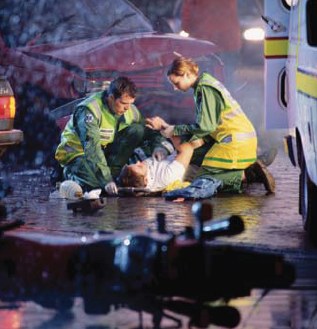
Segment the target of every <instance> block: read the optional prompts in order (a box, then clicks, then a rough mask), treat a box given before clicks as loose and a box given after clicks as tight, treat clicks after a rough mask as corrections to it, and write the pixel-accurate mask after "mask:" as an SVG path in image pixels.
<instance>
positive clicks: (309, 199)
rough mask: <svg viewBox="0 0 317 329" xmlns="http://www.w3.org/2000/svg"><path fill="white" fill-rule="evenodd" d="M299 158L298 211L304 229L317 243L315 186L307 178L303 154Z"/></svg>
mask: <svg viewBox="0 0 317 329" xmlns="http://www.w3.org/2000/svg"><path fill="white" fill-rule="evenodd" d="M301 160H302V161H301V174H300V193H299V195H300V211H301V214H302V218H303V224H304V229H305V230H306V231H307V234H308V236H309V238H310V240H311V241H312V242H313V243H314V244H315V245H317V202H316V200H317V187H316V185H315V184H314V183H313V182H312V181H311V179H310V178H309V175H308V172H307V167H306V161H305V158H304V155H303V156H302V159H301Z"/></svg>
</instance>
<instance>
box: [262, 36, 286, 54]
mask: <svg viewBox="0 0 317 329" xmlns="http://www.w3.org/2000/svg"><path fill="white" fill-rule="evenodd" d="M287 49H288V39H287V38H267V39H265V41H264V56H265V58H283V57H287Z"/></svg>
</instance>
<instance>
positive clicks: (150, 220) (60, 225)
mask: <svg viewBox="0 0 317 329" xmlns="http://www.w3.org/2000/svg"><path fill="white" fill-rule="evenodd" d="M270 169H271V171H272V172H273V173H274V175H275V178H276V181H277V190H276V193H275V195H270V196H266V195H265V194H264V192H263V187H262V186H252V187H250V188H249V189H248V190H247V191H246V192H245V193H243V194H241V195H234V196H231V195H218V196H217V197H215V198H214V199H213V205H214V218H223V217H228V216H230V215H232V214H238V215H240V216H242V217H243V219H244V222H245V227H246V230H245V232H243V233H242V234H240V235H238V236H235V237H222V238H218V239H217V240H214V241H213V242H212V243H214V244H215V245H222V244H233V245H241V246H246V247H247V248H249V249H250V250H259V251H264V252H270V253H278V254H282V255H284V256H285V258H286V259H287V260H289V261H291V262H292V263H293V264H294V265H295V266H296V269H297V279H296V282H295V284H294V286H293V288H292V289H290V290H273V291H270V292H268V294H266V295H265V296H264V297H263V298H262V299H261V294H262V293H263V292H262V291H261V290H257V289H255V290H253V291H252V295H251V296H249V297H244V298H238V299H234V300H231V301H230V305H232V306H234V307H237V309H238V310H239V311H240V314H241V321H240V324H239V326H237V327H236V328H239V329H242V328H243V329H251V328H255V329H262V328H263V329H268V328H273V329H279V328H281V329H284V328H295V329H297V328H298V329H302V328H303V329H306V328H307V329H311V328H316V327H317V320H316V318H317V317H316V307H317V296H316V295H317V290H316V281H317V275H316V274H317V253H316V250H315V248H313V247H312V246H311V245H310V244H309V241H307V239H306V237H305V234H304V231H303V229H302V224H301V219H300V216H299V215H298V213H297V198H298V186H297V174H298V171H297V169H296V168H293V167H292V166H291V165H290V164H289V162H288V159H287V158H286V157H285V156H284V155H283V154H280V153H279V155H278V158H277V159H276V161H275V162H274V163H273V164H272V166H271V167H270ZM10 180H11V182H12V185H13V187H14V194H13V195H11V196H9V197H8V198H7V200H6V204H7V209H8V212H9V215H8V220H13V219H21V220H23V221H25V227H24V229H26V230H41V231H43V232H48V233H52V234H53V233H62V234H69V233H71V234H72V235H83V234H84V235H92V234H94V233H95V232H96V231H108V230H134V231H143V230H145V229H147V228H152V229H154V228H155V227H156V222H155V219H156V215H157V213H160V212H164V213H165V214H166V218H167V229H168V230H172V231H174V232H180V231H181V230H182V229H183V228H184V226H187V225H192V224H193V222H194V218H193V215H192V212H191V206H192V204H193V202H185V203H177V204H175V203H173V202H167V201H165V200H163V199H162V198H143V197H141V198H107V199H106V200H105V202H106V205H105V208H104V209H102V210H100V211H98V212H96V213H94V214H90V215H87V214H82V213H76V214H74V213H73V212H72V211H69V210H67V208H66V206H67V202H66V201H65V200H60V199H54V198H50V197H49V195H50V189H51V187H50V183H49V173H48V172H47V171H45V170H44V169H43V170H38V171H33V172H32V171H29V172H21V173H16V174H14V175H11V176H10ZM233 275H234V273H233ZM174 316H175V317H178V318H180V319H181V320H182V326H181V327H182V328H185V327H187V324H188V319H187V318H186V317H184V316H179V315H177V314H174ZM0 318H1V321H0V329H18V328H32V329H34V328H43V329H44V328H45V329H47V328H67V329H73V328H76V329H77V328H87V329H92V328H99V329H101V328H108V329H114V328H136V327H137V326H138V325H139V321H140V315H139V314H138V312H136V311H132V310H129V309H127V308H125V305H121V306H120V307H118V308H113V309H110V312H109V313H107V314H99V315H90V314H86V313H85V306H84V305H83V300H82V299H81V298H76V299H75V300H74V305H73V306H72V308H71V309H69V310H64V311H56V310H52V309H48V308H44V307H42V306H40V305H38V304H35V303H33V302H12V303H11V302H1V303H0ZM142 321H143V326H144V327H148V328H150V327H153V323H152V316H151V315H150V314H148V313H144V314H143V315H142ZM171 326H175V322H173V321H172V320H171V319H164V321H163V322H162V323H161V327H162V328H166V327H171ZM209 328H219V326H212V325H211V326H209Z"/></svg>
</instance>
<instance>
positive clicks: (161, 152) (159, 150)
mask: <svg viewBox="0 0 317 329" xmlns="http://www.w3.org/2000/svg"><path fill="white" fill-rule="evenodd" d="M167 155H168V152H167V150H166V149H165V148H164V147H156V148H155V149H154V151H153V153H152V157H153V158H154V159H156V160H157V161H162V160H164V159H166V157H167Z"/></svg>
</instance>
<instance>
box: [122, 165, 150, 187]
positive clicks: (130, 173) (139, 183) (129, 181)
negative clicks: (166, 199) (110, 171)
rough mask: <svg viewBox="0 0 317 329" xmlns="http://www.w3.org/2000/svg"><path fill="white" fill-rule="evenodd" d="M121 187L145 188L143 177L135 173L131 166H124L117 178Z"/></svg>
mask: <svg viewBox="0 0 317 329" xmlns="http://www.w3.org/2000/svg"><path fill="white" fill-rule="evenodd" d="M118 181H119V185H120V186H123V187H145V186H146V184H145V176H144V175H140V174H138V173H136V172H135V171H134V170H133V168H132V167H131V166H128V165H125V166H124V167H123V168H122V170H121V173H120V176H119V178H118Z"/></svg>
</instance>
